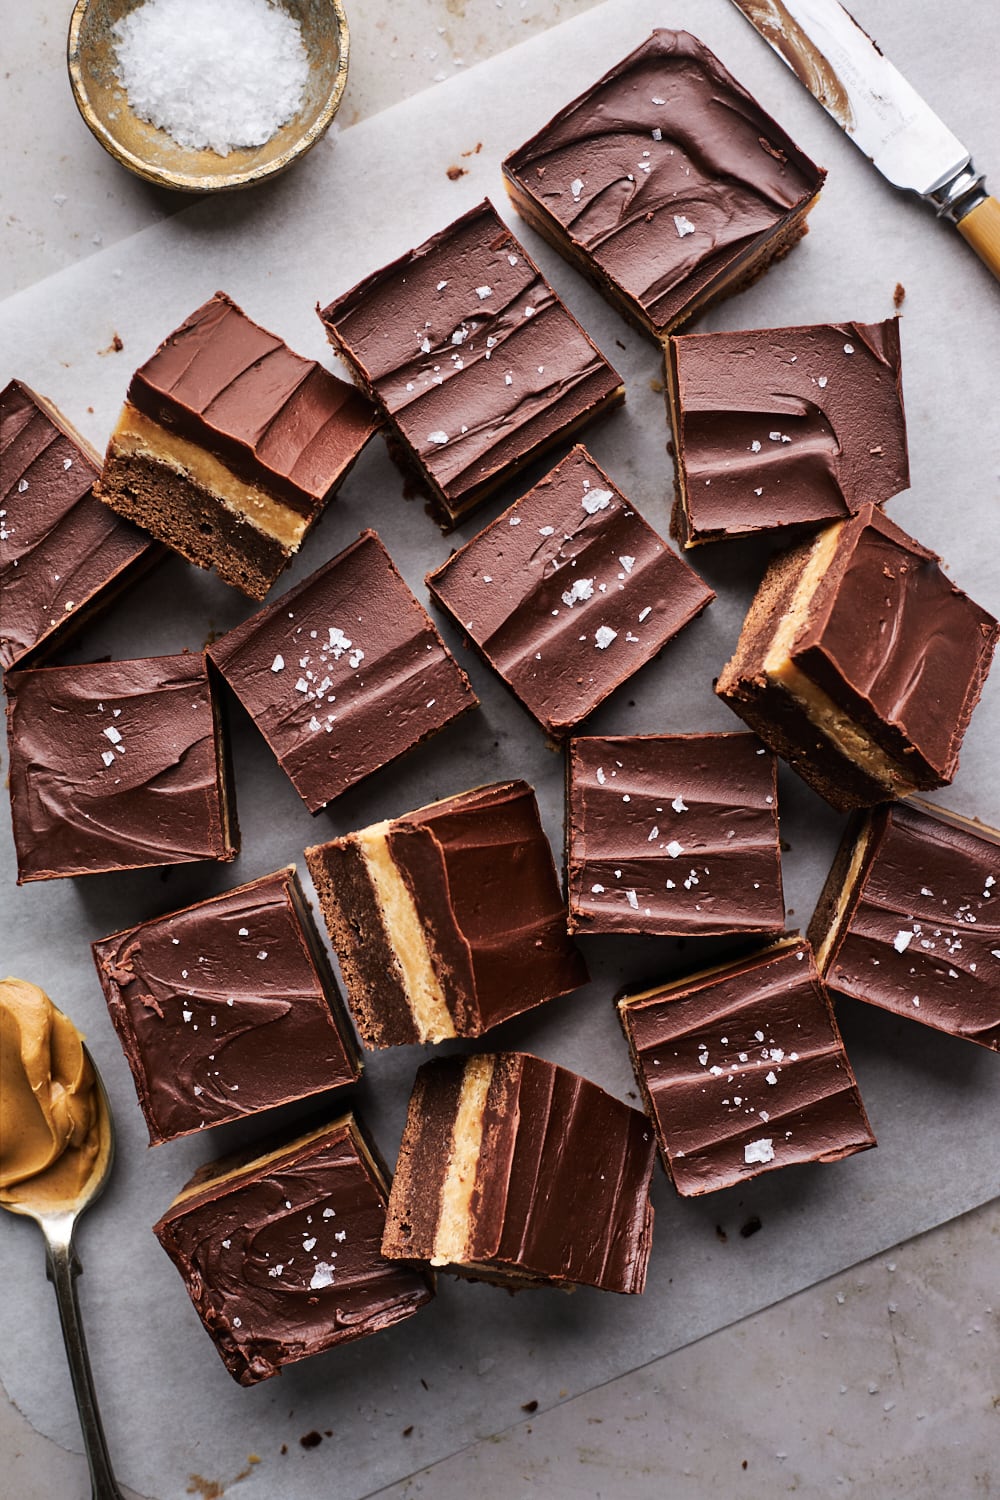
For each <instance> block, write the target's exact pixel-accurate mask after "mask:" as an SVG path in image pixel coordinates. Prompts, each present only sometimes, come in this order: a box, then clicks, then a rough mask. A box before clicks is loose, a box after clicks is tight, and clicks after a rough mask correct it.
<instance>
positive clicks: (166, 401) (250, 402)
mask: <svg viewBox="0 0 1000 1500" xmlns="http://www.w3.org/2000/svg"><path fill="white" fill-rule="evenodd" d="M128 400H129V403H130V404H131V405H132V406H134V407H135V408H136V410H137V411H140V412H142V413H143V415H144V416H147V417H150V418H151V419H152V420H153V421H154V422H156V423H158V424H159V425H160V426H162V427H164V428H166V429H167V430H168V431H169V432H175V433H176V434H177V435H178V436H179V437H182V438H187V439H188V440H189V441H191V442H193V443H196V444H198V445H199V446H201V447H203V448H205V449H206V451H207V452H209V453H212V454H214V455H215V456H216V457H217V458H219V459H221V460H222V462H223V463H224V464H226V465H227V467H228V468H230V469H231V470H232V472H233V473H234V474H236V475H238V476H239V478H240V479H242V480H243V481H244V482H245V483H247V484H259V485H263V486H264V487H265V488H267V489H268V490H270V491H272V492H273V493H275V494H276V495H279V496H280V497H281V498H282V499H283V500H284V501H286V502H287V503H288V504H289V505H293V506H295V507H296V508H297V509H298V510H300V511H301V512H302V513H303V514H305V515H311V514H312V513H313V512H314V511H315V510H316V509H317V508H318V507H319V506H320V504H321V503H322V501H323V500H324V499H325V497H326V495H327V493H328V491H329V490H330V489H331V488H332V486H333V485H334V484H335V483H336V482H337V480H339V479H340V478H341V476H342V475H343V473H344V471H345V470H346V469H347V468H348V467H349V466H350V465H351V463H353V461H354V459H355V458H356V457H357V455H358V453H359V452H360V450H361V449H362V448H363V447H364V445H365V443H366V442H367V441H368V439H369V438H370V437H371V435H372V433H373V432H374V431H375V428H376V426H377V425H378V419H377V417H376V416H375V413H374V411H373V410H372V407H371V405H370V403H369V402H368V401H366V400H365V398H364V396H363V395H362V394H361V393H360V392H359V391H357V390H355V389H354V387H353V386H351V385H349V384H348V383H347V382H346V381H343V380H338V379H337V377H336V376H335V375H331V374H330V373H329V371H328V370H324V369H323V366H322V365H319V364H317V363H316V361H315V360H313V359H304V358H303V357H302V355H300V354H296V353H294V352H293V350H291V349H289V347H288V345H287V344H286V343H285V342H284V340H283V339H280V338H278V336H277V335H276V334H273V333H268V332H267V330H266V329H264V328H261V327H260V326H259V325H258V324H257V323H254V322H253V321H252V320H251V319H250V318H248V317H247V315H246V313H245V312H244V311H243V309H242V308H241V307H238V306H237V305H236V303H235V302H234V301H233V299H232V298H231V297H228V296H227V295H226V293H225V292H216V293H215V295H214V297H211V298H210V299H209V300H208V302H206V303H205V304H204V305H203V306H202V307H199V308H198V309H197V310H196V311H195V312H193V313H192V314H191V316H190V317H189V318H186V319H185V320H184V322H183V323H182V324H181V325H180V327H179V328H178V329H176V330H175V331H174V332H173V333H172V334H170V336H169V337H168V338H167V339H165V340H164V342H163V343H162V344H161V345H160V347H159V348H158V349H157V350H156V352H155V354H153V355H151V357H150V358H149V359H148V360H147V361H146V363H145V364H143V365H140V367H139V369H138V370H136V372H135V374H134V375H133V377H132V380H131V383H130V385H129V388H128Z"/></svg>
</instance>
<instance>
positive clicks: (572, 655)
mask: <svg viewBox="0 0 1000 1500" xmlns="http://www.w3.org/2000/svg"><path fill="white" fill-rule="evenodd" d="M427 585H428V587H429V589H430V590H431V593H432V595H433V597H434V598H435V599H436V600H437V601H438V603H439V604H441V605H442V606H443V607H444V608H445V609H447V610H448V612H449V613H450V614H451V615H453V616H454V618H455V620H456V621H457V622H458V624H459V625H460V626H461V627H462V629H463V630H465V631H467V632H468V634H469V636H470V637H471V638H472V641H473V643H474V644H475V645H476V646H477V647H478V648H479V650H480V651H481V652H482V654H483V656H485V658H486V660H487V661H488V662H489V663H490V665H491V666H492V667H493V668H494V669H495V670H496V671H497V672H499V673H500V675H501V677H503V678H504V680H505V681H506V682H507V683H508V685H509V686H510V687H511V688H512V690H513V691H514V692H515V693H516V694H517V696H518V697H519V698H520V700H521V702H522V703H523V704H524V706H525V708H526V709H527V710H528V712H529V713H531V714H533V715H534V717H535V718H536V719H537V720H538V722H539V723H540V724H541V725H542V727H543V728H544V729H546V730H548V732H549V733H550V734H553V735H563V734H566V733H568V732H569V731H570V730H571V729H572V728H573V727H574V725H576V724H578V723H579V722H580V720H581V719H584V718H585V717H586V716H587V715H588V714H589V713H591V712H592V711H593V709H595V708H596V707H597V705H598V704H599V703H600V702H602V701H603V699H604V698H606V697H607V695H608V694H609V693H610V692H612V691H613V690H614V689H615V688H616V687H618V685H619V684H620V683H622V682H624V681H625V679H626V678H628V677H630V676H631V675H632V673H633V672H635V671H637V670H638V668H639V667H641V666H644V665H645V663H646V662H648V661H650V660H651V659H652V657H653V656H655V655H656V653H657V652H658V651H659V650H660V649H661V647H663V646H664V645H665V644H666V643H667V642H668V641H670V640H672V639H673V637H674V636H675V635H676V634H677V633H678V632H679V631H680V630H681V629H682V628H683V627H684V626H685V625H686V624H688V622H689V621H690V620H692V619H694V617H695V616H696V615H698V614H700V613H701V611H702V610H703V609H704V608H705V606H706V605H707V604H709V603H711V601H712V600H713V599H714V598H715V595H714V593H713V592H712V590H711V589H710V588H709V587H708V585H707V584H705V583H703V582H702V580H701V579H700V578H699V577H698V575H697V573H695V572H694V570H693V569H692V568H690V567H689V566H688V565H687V563H685V562H683V561H682V560H681V559H680V558H679V557H677V555H676V553H674V552H673V551H672V550H671V549H670V547H669V546H668V545H667V543H666V542H664V541H663V539H662V538H661V537H660V536H658V535H657V533H656V532H655V531H654V530H653V529H652V527H651V526H649V525H648V524H647V523H646V521H644V520H643V518H642V517H641V516H640V515H639V513H638V511H636V510H635V508H634V507H633V506H632V504H631V503H630V501H628V500H627V499H626V498H625V496H624V495H623V494H622V493H621V491H620V490H619V489H617V487H616V486H615V485H614V483H613V482H612V481H611V480H610V479H609V478H608V476H607V474H605V472H604V470H603V469H601V468H599V466H598V465H597V464H596V463H595V462H594V460H593V459H592V458H591V457H590V454H589V453H588V452H587V450H586V449H585V448H583V447H581V446H577V447H576V448H574V449H573V451H572V452H571V453H570V454H569V456H568V457H567V458H565V459H564V460H563V461H562V463H560V464H558V465H557V466H556V467H555V468H554V469H553V470H552V471H551V472H550V473H549V474H547V475H546V477H545V478H544V479H543V480H541V481H540V483H539V484H537V485H536V486H535V487H534V489H532V490H529V491H528V493H527V494H526V495H524V496H522V497H521V499H520V500H518V501H516V502H515V504H514V505H512V506H511V507H510V509H509V510H507V511H505V512H504V513H503V515H501V516H500V517H499V518H498V519H497V520H496V521H494V522H492V524H491V525H489V526H487V527H485V528H484V529H483V530H482V531H480V532H479V533H478V535H476V536H474V537H473V538H472V540H471V541H469V542H467V543H466V544H465V546H464V547H462V548H460V550H459V551H458V552H456V553H455V554H454V555H453V556H452V557H450V558H449V559H448V561H447V562H446V563H444V564H443V566H442V567H440V568H438V569H437V570H436V572H434V573H430V574H428V577H427Z"/></svg>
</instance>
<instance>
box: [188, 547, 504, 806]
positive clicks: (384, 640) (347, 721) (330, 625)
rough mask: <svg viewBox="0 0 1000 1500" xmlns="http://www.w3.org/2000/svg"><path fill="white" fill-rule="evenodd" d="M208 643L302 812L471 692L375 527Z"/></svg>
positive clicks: (403, 745) (430, 728)
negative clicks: (300, 803) (299, 801)
mask: <svg viewBox="0 0 1000 1500" xmlns="http://www.w3.org/2000/svg"><path fill="white" fill-rule="evenodd" d="M208 654H209V656H210V657H211V659H212V661H213V662H214V663H215V665H216V666H217V667H218V669H219V671H220V672H221V673H222V675H223V677H224V678H225V679H226V681H227V682H228V683H229V686H230V687H231V688H232V690H233V692H234V693H235V694H236V696H237V697H238V698H239V700H240V702H241V703H242V704H243V706H244V708H245V709H246V710H247V712H248V713H249V714H250V716H251V718H252V719H253V720H254V722H255V723H256V725H257V727H258V729H259V730H260V732H261V734H263V736H264V738H265V739H266V740H267V742H268V744H269V745H270V746H271V749H272V750H273V751H274V753H275V755H276V756H277V758H278V761H279V762H280V764H281V766H282V767H283V769H284V770H285V771H286V772H287V773H288V776H289V778H290V780H291V782H292V784H293V786H294V787H295V790H296V791H297V792H298V793H299V796H300V797H301V798H302V800H303V802H304V803H305V804H306V806H307V807H308V809H309V811H310V812H318V811H319V810H320V808H321V807H325V806H326V804H327V802H329V801H330V800H331V798H333V797H337V796H339V795H340V793H341V792H344V791H346V790H347V788H348V787H350V786H354V785H355V783H356V782H358V781H361V780H362V779H363V778H364V777H365V776H370V775H371V773H372V772H373V771H377V770H378V769H379V768H380V767H381V766H385V765H388V764H389V762H390V761H393V760H395V759H396V758H397V756H400V755H403V754H404V753H405V752H406V751H407V750H412V749H413V747H414V746H415V745H419V744H420V743H421V741H422V740H425V739H427V738H428V737H429V736H430V735H432V734H435V733H436V732H437V731H438V730H439V729H443V728H444V726H445V725H446V724H449V723H450V722H451V721H452V719H454V718H456V717H457V716H458V715H459V714H461V713H464V712H465V711H466V710H467V709H469V708H474V707H475V706H476V703H477V702H478V700H477V698H476V695H475V693H474V692H473V691H472V689H471V687H470V686H469V683H468V679H467V678H466V676H465V673H464V672H463V671H462V669H461V667H459V665H458V663H457V662H456V661H455V659H454V657H453V656H452V655H451V654H450V652H449V651H448V650H447V649H446V648H445V645H444V643H443V642H442V640H441V637H440V636H439V635H438V633H437V631H436V630H435V629H434V626H433V624H432V623H431V620H430V617H429V616H428V614H427V611H426V610H425V609H424V608H423V607H422V606H421V605H420V604H418V603H417V600H416V599H415V598H414V597H413V595H412V594H411V593H410V590H409V589H408V588H407V586H406V584H405V583H404V582H403V579H402V578H401V577H400V575H399V573H398V572H397V570H396V568H395V566H394V564H393V561H392V559H391V557H390V556H389V554H388V552H387V551H386V550H385V547H384V546H383V545H382V543H381V541H380V540H379V538H378V537H377V536H376V534H375V532H374V531H363V532H362V533H361V535H360V537H359V538H358V540H357V541H356V542H353V543H352V544H351V546H350V547H346V548H345V549H344V551H343V552H340V553H338V554H337V556H336V557H334V558H332V559H331V560H330V562H328V563H326V564H325V565H324V566H323V567H322V568H320V569H318V571H317V572H315V573H313V574H312V575H311V576H310V577H309V578H306V579H305V580H304V581H303V582H302V583H300V584H297V585H296V586H295V588H293V589H290V590H289V591H288V593H287V594H284V595H283V596H282V597H281V598H280V599H278V600H276V601H275V603H273V604H270V605H267V606H266V607H265V608H264V609H262V610H259V611H258V613H257V614H255V615H252V616H251V618H250V619H249V620H246V621H245V622H244V623H243V624H242V625H237V626H236V628H235V629H234V630H230V631H229V632H228V633H227V634H226V635H224V636H222V637H221V638H220V639H219V640H217V641H215V642H214V643H213V644H212V645H211V646H209V648H208Z"/></svg>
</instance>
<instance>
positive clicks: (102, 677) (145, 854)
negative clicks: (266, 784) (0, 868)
mask: <svg viewBox="0 0 1000 1500" xmlns="http://www.w3.org/2000/svg"><path fill="white" fill-rule="evenodd" d="M5 687H6V690H7V699H8V702H7V736H8V745H9V749H10V798H11V810H12V816H13V824H14V844H15V847H16V849H17V860H18V884H22V883H23V882H25V881H29V880H53V879H55V878H57V877H58V876H61V875H88V874H98V873H101V872H105V871H110V870H136V869H142V868H143V867H145V866H147V865H174V864H182V863H187V862H189V861H191V860H199V859H218V860H231V859H235V858H236V855H237V853H238V851H239V835H238V830H237V829H236V824H235V810H234V807H233V803H232V793H231V791H230V789H229V784H228V777H227V774H226V765H225V751H224V744H223V735H222V726H221V722H220V720H219V716H218V711H217V706H216V703H215V700H214V698H213V694H212V689H211V684H210V681H209V676H208V667H207V663H206V661H205V657H204V654H203V653H201V652H198V653H197V654H196V655H195V654H189V653H186V652H184V653H181V654H180V655H177V656H156V657H145V658H142V659H140V660H137V661H112V662H88V663H85V664H84V665H82V666H69V667H34V668H30V669H26V670H23V671H19V672H9V673H8V674H7V676H6V678H5Z"/></svg>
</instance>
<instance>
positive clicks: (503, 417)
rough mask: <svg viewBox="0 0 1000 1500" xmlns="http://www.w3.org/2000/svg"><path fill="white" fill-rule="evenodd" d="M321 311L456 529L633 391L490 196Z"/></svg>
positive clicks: (400, 449)
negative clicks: (477, 508) (531, 466)
mask: <svg viewBox="0 0 1000 1500" xmlns="http://www.w3.org/2000/svg"><path fill="white" fill-rule="evenodd" d="M320 317H321V318H322V320H323V324H324V326H325V328H326V331H327V336H328V338H329V339H330V342H331V343H332V344H333V346H334V348H335V349H337V350H338V352H339V353H340V354H342V355H343V357H344V359H345V360H346V361H347V363H348V364H349V365H350V367H351V369H352V370H353V372H354V375H355V378H356V379H357V380H358V382H359V383H360V384H361V386H362V387H363V389H364V390H365V391H367V392H368V394H369V395H370V396H371V397H372V399H373V400H374V401H375V402H376V403H377V405H378V406H379V408H380V409H381V410H382V411H383V412H384V413H385V415H386V416H387V417H388V418H389V419H390V421H391V423H392V436H391V438H390V450H391V451H392V453H393V456H394V457H395V458H397V460H399V461H400V462H401V463H402V464H403V465H404V467H406V468H407V469H409V470H410V471H411V472H412V473H413V474H414V475H415V476H416V477H417V478H418V479H419V480H420V481H421V483H422V484H423V485H424V486H425V487H426V488H427V489H428V490H429V492H430V494H431V497H432V498H433V500H434V501H435V503H436V505H437V507H438V509H439V511H440V514H441V516H442V519H443V520H444V521H445V523H446V524H447V525H448V526H449V527H450V526H451V525H454V524H455V522H456V521H457V520H458V519H459V518H460V517H461V516H462V515H464V514H465V513H466V511H469V510H471V509H472V508H473V506H476V505H478V504H479V503H480V502H481V501H482V500H485V499H486V498H487V497H488V495H490V494H491V493H492V491H493V490H494V489H496V487H497V486H498V485H499V484H501V483H502V482H504V481H505V480H507V479H509V478H510V477H511V475H513V474H515V473H516V472H517V470H518V469H520V468H521V467H522V466H523V465H524V464H526V463H527V462H529V461H534V460H535V459H537V458H539V457H540V456H541V455H542V454H543V453H545V452H547V451H548V450H549V449H550V448H551V447H552V446H553V445H554V444H556V443H559V442H562V441H564V440H566V439H568V438H570V437H571V436H572V435H573V434H574V433H575V432H577V431H578V430H579V429H580V428H581V427H582V426H583V425H584V424H585V423H586V422H589V421H592V420H593V419H594V418H595V417H597V416H598V415H600V414H601V413H602V412H604V411H606V410H609V409H610V408H611V407H613V406H615V405H617V404H618V403H619V402H620V401H622V400H624V397H625V388H624V386H623V385H622V381H621V378H620V376H619V375H618V374H617V373H616V372H615V371H614V370H613V369H612V368H611V366H610V365H609V364H608V362H607V360H606V359H605V358H604V356H603V355H602V354H601V352H600V350H599V349H598V348H597V347H596V346H595V345H594V344H593V343H592V342H591V340H590V339H589V338H588V337H587V335H586V333H584V331H583V329H582V328H581V327H580V325H579V323H577V321H576V319H575V318H574V317H573V316H572V315H571V314H570V313H569V312H568V310H567V309H566V308H565V307H564V306H563V304H562V303H561V302H560V300H559V298H558V297H557V296H556V294H555V292H554V291H553V290H552V288H551V287H550V286H549V284H548V283H547V282H546V281H545V280H544V278H543V277H542V275H541V273H540V272H539V270H538V267H537V266H536V265H535V264H534V262H533V261H532V260H531V258H530V256H529V255H528V254H527V252H526V251H525V249H524V247H523V246H522V245H521V244H520V243H519V242H518V241H517V240H516V239H515V238H514V236H513V235H512V234H511V232H510V230H509V229H508V228H507V226H506V224H504V222H503V220H502V219H500V218H499V216H498V215H497V212H496V210H495V209H494V207H493V205H492V204H491V203H490V202H489V200H488V199H487V200H485V201H484V202H482V203H480V204H479V205H478V207H476V208H474V209H471V210H470V212H469V213H467V214H464V215H463V216H462V218H460V219H457V220H456V221H455V223H454V224H450V225H449V226H448V228H447V229H443V230H442V231H441V232H440V233H439V234H436V235H434V236H432V238H431V239H429V240H427V242H426V243H425V244H423V245H421V246H419V247H418V248H417V249H416V250H410V251H409V252H408V253H407V254H406V255H403V256H401V257H400V258H399V259H398V260H396V261H394V262H393V263H392V264H391V265H389V266H386V267H384V268H383V269H382V270H381V271H376V272H375V273H374V275H372V276H369V277H367V278H366V279H365V280H364V281H362V282H361V283H360V284H359V285H358V286H356V287H354V288H353V289H352V290H351V291H349V292H346V293H345V294H344V295H343V296H341V297H338V298H337V300H336V301H335V302H332V303H331V304H330V306H329V307H327V308H324V309H323V311H322V312H321V313H320ZM393 439H394V440H393Z"/></svg>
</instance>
